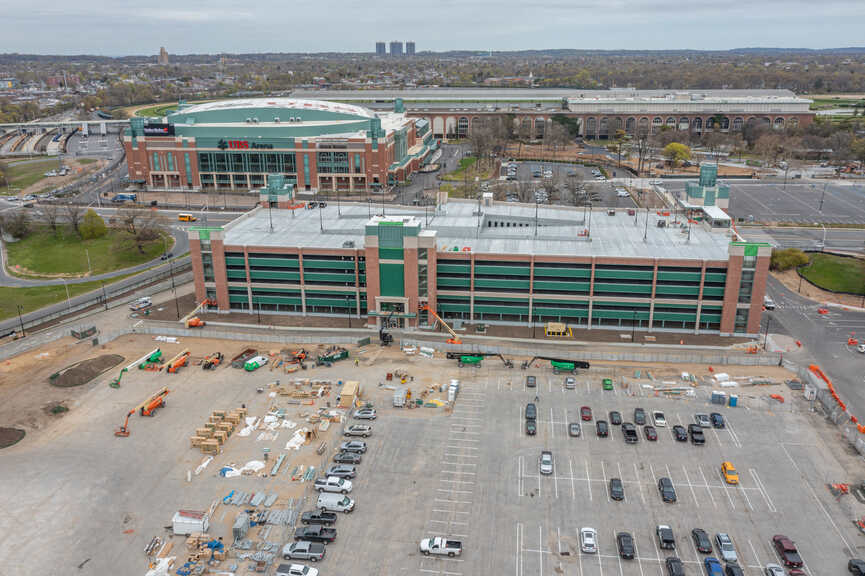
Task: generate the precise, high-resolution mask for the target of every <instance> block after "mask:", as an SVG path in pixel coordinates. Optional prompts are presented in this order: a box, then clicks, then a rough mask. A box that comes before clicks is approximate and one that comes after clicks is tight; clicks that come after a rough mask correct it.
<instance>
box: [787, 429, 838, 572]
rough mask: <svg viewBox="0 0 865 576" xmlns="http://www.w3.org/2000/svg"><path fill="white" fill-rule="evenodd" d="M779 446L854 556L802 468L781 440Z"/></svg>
mask: <svg viewBox="0 0 865 576" xmlns="http://www.w3.org/2000/svg"><path fill="white" fill-rule="evenodd" d="M781 448H782V449H783V450H784V454H786V455H787V459H788V460H790V464H792V465H793V468H795V469H796V472H798V473H799V476H800V477H801V478H802V482H804V483H805V485H806V486H807V487H808V490H810V491H811V496H813V497H814V501H815V502H817V505H818V506H819V507H820V510H822V511H823V514H824V515H825V516H826V519H827V520H829V523H830V524H832V528H834V529H835V533H836V534H838V537H839V538H840V539H841V541H842V542H844V546H845V547H846V548H847V552H848V553H849V554H850V556H851V557H852V556H855V553H854V551H853V548H851V547H850V543H849V542H847V540H846V539H845V538H844V535H843V534H841V530H839V529H838V525H837V524H835V521H834V520H833V519H832V516H830V515H829V512H828V511H827V510H826V507H825V506H823V503H822V502H821V501H820V499H819V498H818V497H817V493H816V492H814V488H812V487H811V483H810V482H808V479H807V478H805V475H804V474H802V470H800V469H799V466H798V465H797V464H796V461H795V460H793V457H792V456H790V453H789V452H788V451H787V447H786V446H784V443H783V442H782V443H781Z"/></svg>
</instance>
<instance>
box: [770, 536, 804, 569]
mask: <svg viewBox="0 0 865 576" xmlns="http://www.w3.org/2000/svg"><path fill="white" fill-rule="evenodd" d="M772 544H774V545H775V550H777V552H778V556H780V557H781V560H782V561H783V562H784V565H785V566H792V567H796V568H798V567H799V566H801V565H802V557H801V556H799V551H798V550H797V549H796V545H795V544H793V541H792V540H790V539H789V538H787V537H786V536H784V535H783V534H776V535H775V536H772Z"/></svg>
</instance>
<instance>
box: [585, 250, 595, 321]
mask: <svg viewBox="0 0 865 576" xmlns="http://www.w3.org/2000/svg"><path fill="white" fill-rule="evenodd" d="M594 301H595V258H594V256H593V257H592V274H591V275H590V276H589V316H588V318H587V320H588V326H587V328H588V329H589V330H591V329H592V305H593V304H594Z"/></svg>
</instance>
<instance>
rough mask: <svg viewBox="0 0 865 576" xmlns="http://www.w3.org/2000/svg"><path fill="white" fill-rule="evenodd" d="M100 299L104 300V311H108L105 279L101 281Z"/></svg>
mask: <svg viewBox="0 0 865 576" xmlns="http://www.w3.org/2000/svg"><path fill="white" fill-rule="evenodd" d="M102 301H103V302H105V311H106V312H108V293H107V292H106V291H105V281H104V280H103V281H102Z"/></svg>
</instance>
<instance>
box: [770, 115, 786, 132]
mask: <svg viewBox="0 0 865 576" xmlns="http://www.w3.org/2000/svg"><path fill="white" fill-rule="evenodd" d="M772 127H773V128H775V130H783V129H784V119H783V118H781V117H780V116H778V117H777V118H775V124H774V125H773V126H772Z"/></svg>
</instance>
